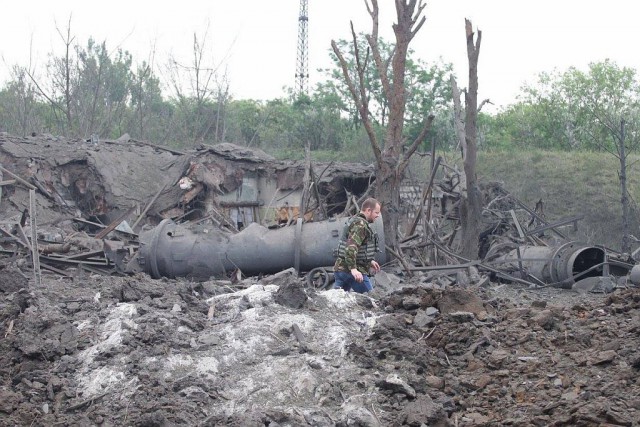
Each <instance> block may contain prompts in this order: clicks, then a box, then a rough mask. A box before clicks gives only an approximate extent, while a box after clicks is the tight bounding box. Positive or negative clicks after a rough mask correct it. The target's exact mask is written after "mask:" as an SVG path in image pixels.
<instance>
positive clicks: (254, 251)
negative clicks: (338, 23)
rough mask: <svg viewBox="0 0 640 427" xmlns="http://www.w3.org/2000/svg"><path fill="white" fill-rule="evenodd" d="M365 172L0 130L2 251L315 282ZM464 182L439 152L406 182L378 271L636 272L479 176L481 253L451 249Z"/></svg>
mask: <svg viewBox="0 0 640 427" xmlns="http://www.w3.org/2000/svg"><path fill="white" fill-rule="evenodd" d="M372 170H373V168H372V167H371V165H367V164H364V163H340V162H330V163H329V162H325V163H313V164H312V163H311V162H310V161H307V162H296V161H278V160H275V159H274V158H272V157H271V156H269V155H267V154H266V153H264V152H262V151H260V150H255V149H249V148H246V147H239V146H236V145H233V144H229V143H224V144H218V145H215V146H208V145H200V146H199V147H197V148H196V149H194V150H191V151H180V150H175V149H171V148H167V147H160V146H157V145H154V144H150V143H146V142H141V141H135V140H132V139H131V138H129V137H128V136H127V135H124V136H123V137H121V138H119V139H117V140H100V141H99V142H97V143H96V141H92V140H89V141H85V140H65V139H62V138H58V137H53V136H51V135H36V136H32V137H27V138H19V137H15V136H11V135H8V134H5V133H0V173H1V176H0V213H1V214H2V217H3V221H1V222H0V233H1V235H2V237H1V238H0V245H1V248H0V251H1V252H2V254H3V260H4V261H5V263H9V262H15V263H17V264H18V265H21V266H23V267H25V268H26V267H28V266H32V267H33V263H31V259H33V257H34V255H33V254H37V255H36V256H37V257H38V260H39V264H40V268H42V269H44V270H47V271H50V272H52V273H55V274H59V275H63V276H74V275H75V274H77V272H78V271H89V272H92V273H99V274H108V275H114V274H117V275H127V274H131V273H134V272H139V271H144V272H147V273H149V274H150V275H151V276H152V277H161V276H168V277H190V278H193V279H207V278H208V277H210V276H227V277H229V276H237V275H238V274H244V275H258V274H269V273H275V272H277V271H281V270H285V269H287V268H289V267H294V268H295V269H296V270H297V271H298V272H300V273H311V272H314V273H318V272H320V273H321V275H323V276H324V278H323V280H321V283H322V286H325V285H326V284H327V282H328V280H327V279H328V278H329V276H330V271H329V269H328V268H326V267H327V266H328V265H329V264H330V263H331V260H332V256H333V254H332V248H333V247H335V246H336V245H335V243H336V242H335V239H336V238H337V237H338V235H339V230H340V228H341V226H342V223H343V222H344V219H345V218H346V217H347V216H348V215H349V214H351V213H353V212H355V211H356V210H357V206H358V205H359V203H360V202H361V201H362V200H363V199H364V198H366V197H368V196H369V194H370V193H369V192H370V188H371V183H372V182H373V181H374V176H372ZM436 176H437V177H438V179H435V177H436ZM462 178H463V177H462V175H461V174H460V173H459V172H458V171H457V169H456V168H452V167H449V166H447V165H445V164H444V163H442V164H441V159H439V160H438V162H436V163H435V165H434V170H433V171H432V174H431V179H430V180H429V182H428V183H427V184H424V183H406V184H405V185H404V186H403V188H402V197H401V199H402V205H401V206H400V207H399V209H400V213H401V227H400V230H399V237H400V238H399V241H400V242H401V243H400V246H399V247H398V248H397V249H398V250H397V252H395V253H393V258H392V259H385V258H384V254H381V258H380V261H381V262H384V261H387V263H386V265H385V269H387V270H389V271H393V272H395V273H397V274H398V275H399V276H403V275H406V276H421V277H423V278H424V280H425V281H440V282H443V283H458V284H464V283H469V282H470V281H475V282H476V283H479V284H481V283H482V282H483V281H489V280H506V281H513V282H519V283H525V284H527V285H529V286H532V287H540V286H558V287H565V288H568V287H576V286H581V287H583V289H588V290H598V289H605V290H606V289H607V288H608V287H611V286H615V285H616V284H619V283H620V282H621V281H623V280H629V279H631V280H634V278H635V276H638V275H639V273H638V272H637V271H636V269H634V266H635V259H634V256H635V254H632V255H633V256H632V255H629V254H622V253H618V252H616V251H613V250H611V249H608V248H606V247H603V246H591V245H588V244H584V243H580V242H575V241H573V240H572V239H571V237H570V235H571V230H568V231H567V227H574V228H576V227H577V224H578V222H579V221H580V220H581V219H582V218H581V217H579V216H572V217H568V218H563V219H560V220H557V221H553V222H548V221H547V220H546V218H545V215H544V204H543V201H542V200H540V201H538V203H536V206H535V207H534V208H530V207H528V206H526V205H525V204H524V203H523V202H521V201H520V200H518V199H517V198H515V197H514V196H513V195H511V194H509V193H508V192H507V191H506V190H505V189H504V188H503V186H502V185H501V184H500V183H495V182H491V183H481V191H482V195H483V207H484V209H483V218H482V222H483V224H484V231H483V232H482V234H481V236H480V245H481V246H480V259H479V260H468V259H464V258H462V257H460V256H459V255H457V252H458V248H459V246H460V242H459V233H458V231H459V228H460V226H459V216H458V208H459V203H460V200H461V198H460V191H461V190H462V189H463V187H464V180H463V179H462ZM33 219H36V221H35V222H34V221H33ZM29 220H31V221H29ZM32 223H35V227H36V230H32V226H31V224H32ZM377 227H381V224H380V225H377ZM32 233H34V234H33V235H34V236H36V235H37V245H36V246H35V248H34V246H33V238H31V237H30V236H31V235H32ZM378 234H379V235H384V231H383V230H382V229H381V228H380V229H379V230H378ZM382 247H384V242H383V243H382ZM309 276H310V277H311V276H313V275H312V274H310V275H309ZM310 283H313V282H311V281H310Z"/></svg>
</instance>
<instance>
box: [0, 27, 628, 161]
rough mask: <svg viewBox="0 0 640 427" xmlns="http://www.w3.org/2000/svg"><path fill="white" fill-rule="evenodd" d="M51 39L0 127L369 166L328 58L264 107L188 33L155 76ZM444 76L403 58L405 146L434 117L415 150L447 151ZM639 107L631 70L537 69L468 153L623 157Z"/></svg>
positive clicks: (17, 80)
mask: <svg viewBox="0 0 640 427" xmlns="http://www.w3.org/2000/svg"><path fill="white" fill-rule="evenodd" d="M60 38H61V40H62V43H63V45H64V52H63V54H59V55H54V54H50V55H49V56H48V61H47V63H46V67H45V69H44V70H41V71H40V72H39V73H36V71H35V70H32V69H30V68H29V67H26V66H23V65H14V66H13V67H12V68H11V78H10V79H9V80H8V81H7V82H6V83H4V85H3V86H2V88H1V89H0V131H5V132H9V133H11V134H15V135H20V136H26V135H30V134H32V133H50V134H53V135H62V136H65V137H69V138H87V139H88V138H91V136H92V135H96V136H98V137H99V138H107V139H109V138H117V137H119V136H121V135H122V134H124V133H128V134H129V135H130V136H131V137H132V138H134V139H137V140H143V141H150V142H154V143H157V144H163V145H168V146H174V147H191V146H196V145H198V144H200V143H207V144H215V143H218V142H233V143H236V144H240V145H245V146H249V147H255V148H261V149H263V150H265V151H268V152H270V153H273V154H276V155H279V156H287V157H300V156H302V155H303V153H304V146H305V144H306V143H309V144H310V147H311V150H312V151H313V152H315V153H316V155H317V156H321V155H325V156H328V157H331V156H332V155H335V154H332V153H341V154H340V157H341V158H344V153H353V154H354V155H357V156H358V157H356V158H354V160H356V159H364V160H372V154H371V153H370V152H369V151H370V150H368V147H369V143H368V140H369V139H368V138H369V137H368V135H367V132H366V130H365V128H364V127H363V121H362V118H361V116H360V115H359V112H358V109H357V106H356V104H355V103H354V101H353V99H352V97H351V94H350V93H349V90H348V87H347V85H346V83H345V78H344V76H343V71H342V66H341V65H340V63H339V61H338V58H337V56H336V55H335V53H334V52H331V51H330V52H329V53H328V54H329V55H331V57H332V59H333V67H330V68H328V69H325V70H318V71H319V72H321V73H322V75H323V76H324V77H325V78H324V80H322V81H321V82H320V83H319V84H317V86H316V87H315V88H314V89H313V90H312V92H311V94H309V95H299V94H296V93H293V92H292V91H291V92H289V93H288V94H287V95H286V96H283V97H282V98H278V99H271V100H254V99H234V98H233V97H232V96H231V95H230V93H231V90H230V89H231V88H230V85H229V80H228V78H227V77H228V76H226V74H225V73H223V72H220V69H221V68H222V67H221V66H219V67H211V66H208V65H207V64H205V61H204V58H205V57H206V54H207V53H206V52H207V46H206V44H205V43H204V42H203V41H202V39H201V38H199V37H198V36H197V35H195V34H194V37H193V40H194V43H193V55H192V56H193V59H192V62H191V63H189V64H181V63H179V62H178V61H176V60H175V59H170V60H169V63H168V64H167V65H165V67H164V71H165V72H164V74H163V75H164V79H162V80H161V78H160V76H159V73H158V71H157V68H158V67H157V66H155V65H154V64H153V63H152V62H151V61H141V62H135V61H134V58H133V57H132V55H131V54H130V53H129V52H127V51H125V50H122V49H117V50H115V51H110V50H109V49H108V47H107V45H106V42H102V43H98V42H96V41H95V40H93V39H92V38H90V39H89V40H87V42H86V43H84V44H79V43H76V42H75V39H74V37H73V36H72V35H71V32H70V30H67V31H66V32H64V33H63V32H61V33H60ZM378 45H379V49H380V50H381V51H382V52H383V53H382V56H383V57H390V56H391V52H392V51H393V49H394V45H393V44H392V43H388V42H386V41H385V40H383V39H380V40H379V43H378ZM337 47H338V49H339V50H340V51H341V52H344V60H345V61H346V64H347V67H346V69H347V70H350V71H349V72H352V73H356V70H358V69H359V68H358V67H357V66H356V52H358V51H359V52H366V50H367V45H366V41H365V35H364V34H359V35H358V36H357V38H356V48H355V49H354V43H350V42H347V41H346V40H339V41H338V42H337ZM360 72H362V73H363V82H365V83H366V85H367V86H368V89H369V92H368V93H369V95H368V97H369V99H368V105H369V108H368V114H369V116H370V117H371V123H372V128H373V132H376V133H378V135H379V136H380V137H381V138H382V136H383V134H384V129H385V127H386V126H387V124H388V123H387V122H388V119H389V105H388V99H387V98H386V96H385V94H384V90H383V87H382V85H381V84H380V82H381V79H380V76H379V75H378V70H377V68H376V67H375V64H374V62H373V61H368V62H366V64H365V66H364V67H361V68H360ZM451 75H452V65H451V64H449V63H445V62H443V61H439V62H437V63H426V62H425V61H422V60H420V59H419V58H416V57H415V54H414V53H413V52H412V51H409V52H408V55H407V66H406V85H405V87H406V114H405V116H404V121H405V123H404V129H405V134H406V139H407V144H409V141H413V139H414V138H415V137H417V136H418V135H419V134H420V131H421V129H422V125H423V122H424V120H425V118H426V117H428V116H430V115H433V116H434V119H433V123H432V126H431V127H430V129H429V131H428V133H427V134H426V136H425V137H424V140H423V143H422V144H421V145H420V147H419V148H418V149H419V150H421V151H430V150H431V146H432V144H436V146H437V147H438V148H439V149H455V148H456V146H457V145H458V142H457V138H456V133H455V123H454V117H455V114H454V103H453V94H452V90H451V85H450V81H449V79H450V76H451ZM352 77H353V78H356V77H357V76H355V75H354V76H352ZM639 100H640V85H639V82H638V76H637V72H636V70H634V69H631V68H626V67H621V66H619V65H617V64H616V63H615V62H612V61H609V60H605V61H602V62H596V63H592V64H590V65H589V67H588V69H587V70H578V69H576V68H569V69H568V70H564V71H558V70H554V71H552V72H545V73H541V74H540V75H539V76H538V80H537V81H536V82H535V83H533V84H529V85H523V86H522V88H521V91H520V94H519V96H518V98H517V101H516V102H515V103H513V104H511V105H508V106H506V107H503V108H502V109H501V110H500V111H498V112H494V113H491V114H489V113H485V112H483V111H482V108H480V111H479V114H478V135H477V138H478V142H477V143H478V148H479V149H480V150H493V149H501V150H505V149H506V150H509V149H526V148H538V149H550V150H596V151H607V152H611V153H613V154H614V155H617V156H619V155H620V149H621V145H620V144H621V141H624V143H623V145H622V148H625V149H626V151H625V154H623V155H627V154H628V153H629V152H631V151H633V150H635V149H636V148H637V142H638V124H639V123H640V109H639V108H638V106H639ZM622 120H624V130H622V128H621V122H622ZM622 132H624V135H623V134H622ZM363 148H364V149H365V150H363ZM363 152H364V153H363ZM363 156H364V158H363Z"/></svg>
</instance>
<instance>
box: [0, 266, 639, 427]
mask: <svg viewBox="0 0 640 427" xmlns="http://www.w3.org/2000/svg"><path fill="white" fill-rule="evenodd" d="M0 277H2V279H1V280H0V321H1V322H2V326H3V333H2V337H3V339H2V340H1V342H0V358H1V359H0V378H1V381H2V382H1V384H0V424H1V425H34V426H38V425H42V426H45V425H56V424H57V425H105V426H108V425H136V426H165V425H166V426H168V425H237V426H265V425H269V426H275V425H282V426H285V425H291V426H293V425H314V426H333V425H342V426H347V425H363V426H365V425H367V426H376V425H380V426H382V425H412V426H420V425H429V426H447V425H458V426H461V425H603V424H607V425H626V426H634V425H638V421H637V420H638V419H640V416H638V415H639V414H640V384H639V382H638V377H639V376H638V369H640V356H638V354H637V349H638V348H639V346H640V334H639V333H638V331H639V330H640V316H639V313H640V291H638V290H637V289H616V290H615V291H614V292H613V293H611V294H608V295H607V294H593V293H591V294H587V293H575V292H573V291H568V290H558V289H551V288H549V289H543V290H537V291H528V290H523V289H518V288H517V287H515V286H514V285H493V284H491V285H488V286H487V287H486V288H477V287H471V288H460V287H444V286H435V285H431V284H412V283H405V284H399V285H398V286H397V287H396V288H395V289H391V290H390V291H389V292H388V293H385V294H384V295H380V296H379V298H370V297H368V296H363V295H358V294H351V293H344V292H343V291H341V290H329V291H320V292H318V291H316V290H315V289H310V288H307V287H305V284H304V282H303V281H302V280H299V279H298V278H297V277H295V276H294V275H293V274H291V275H287V274H280V275H278V276H277V279H276V280H273V276H267V277H264V278H262V279H260V280H258V279H257V278H253V279H246V280H245V281H243V282H241V283H237V284H232V283H231V282H228V281H213V280H212V281H208V282H202V283H194V282H188V281H183V280H167V279H161V280H152V279H150V278H149V277H148V276H146V275H138V276H133V277H105V276H100V275H85V276H83V275H81V274H78V275H77V276H76V277H74V278H58V277H53V276H49V275H44V276H43V287H42V288H41V289H34V288H33V285H32V284H31V282H29V281H27V280H26V279H25V277H24V275H23V274H22V272H20V271H19V270H17V269H13V270H12V269H11V268H9V267H7V268H5V269H4V270H3V271H2V274H0Z"/></svg>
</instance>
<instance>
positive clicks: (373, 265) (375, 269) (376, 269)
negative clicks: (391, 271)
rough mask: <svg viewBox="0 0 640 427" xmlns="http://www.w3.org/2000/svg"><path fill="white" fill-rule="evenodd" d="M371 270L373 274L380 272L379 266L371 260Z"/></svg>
mask: <svg viewBox="0 0 640 427" xmlns="http://www.w3.org/2000/svg"><path fill="white" fill-rule="evenodd" d="M371 268H372V269H373V271H374V272H375V273H377V272H379V271H380V264H378V262H377V261H376V260H371Z"/></svg>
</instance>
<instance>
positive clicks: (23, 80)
mask: <svg viewBox="0 0 640 427" xmlns="http://www.w3.org/2000/svg"><path fill="white" fill-rule="evenodd" d="M11 74H12V80H11V81H9V82H8V83H7V84H6V85H5V87H4V88H3V89H2V91H0V123H2V130H3V131H6V132H9V133H12V134H15V135H21V136H26V135H28V134H30V133H31V132H33V131H40V130H42V127H43V124H42V121H41V117H40V114H39V113H41V111H40V108H39V107H40V106H39V104H38V91H37V88H36V87H35V85H34V84H33V82H32V81H31V80H30V79H29V77H28V76H27V71H26V69H25V68H23V67H20V66H17V65H16V66H14V67H13V68H12V72H11Z"/></svg>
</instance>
